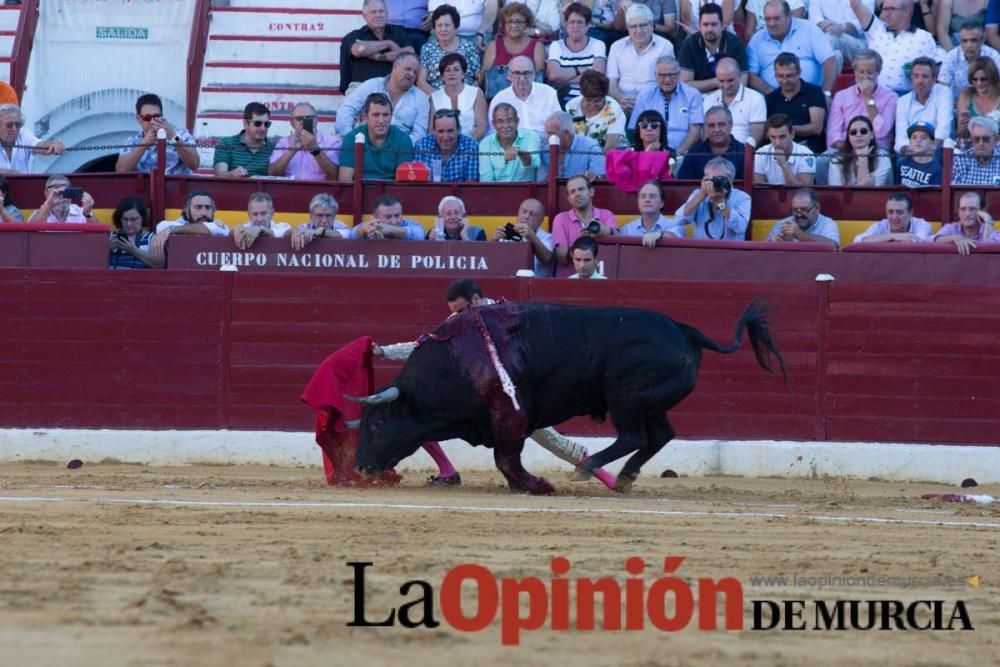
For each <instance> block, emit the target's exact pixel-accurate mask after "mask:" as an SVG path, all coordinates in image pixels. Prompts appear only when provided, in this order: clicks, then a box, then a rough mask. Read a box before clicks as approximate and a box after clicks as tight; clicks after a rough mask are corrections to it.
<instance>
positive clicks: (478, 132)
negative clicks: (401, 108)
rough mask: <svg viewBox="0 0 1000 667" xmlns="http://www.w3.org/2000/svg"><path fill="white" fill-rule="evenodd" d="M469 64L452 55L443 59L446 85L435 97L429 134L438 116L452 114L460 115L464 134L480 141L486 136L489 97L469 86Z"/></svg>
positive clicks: (433, 96)
mask: <svg viewBox="0 0 1000 667" xmlns="http://www.w3.org/2000/svg"><path fill="white" fill-rule="evenodd" d="M468 67H469V66H468V61H467V60H466V59H465V56H463V55H462V54H461V53H449V54H448V55H446V56H445V57H443V58H441V62H440V63H439V64H438V71H439V72H440V73H441V80H442V81H443V82H444V85H443V86H441V88H438V89H437V90H435V91H434V93H433V94H432V95H431V117H430V121H429V122H428V124H427V129H428V131H433V130H434V114H435V113H437V112H438V111H444V110H452V111H456V112H457V113H458V122H459V125H460V126H461V127H462V134H464V135H466V136H468V137H471V138H473V139H475V140H476V141H479V140H480V139H482V138H483V137H485V136H486V131H487V130H488V129H489V123H488V122H487V120H486V109H487V104H486V96H484V95H483V91H482V90H480V89H479V88H478V87H477V86H474V85H469V84H468V83H466V82H465V75H466V74H467V73H468Z"/></svg>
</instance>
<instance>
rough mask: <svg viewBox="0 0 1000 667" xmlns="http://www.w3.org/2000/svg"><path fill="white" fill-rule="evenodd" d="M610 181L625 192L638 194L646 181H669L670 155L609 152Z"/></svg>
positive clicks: (654, 152)
mask: <svg viewBox="0 0 1000 667" xmlns="http://www.w3.org/2000/svg"><path fill="white" fill-rule="evenodd" d="M604 159H605V163H604V164H605V169H606V171H607V174H608V180H609V181H610V182H611V183H613V184H614V185H615V186H616V187H618V188H619V189H620V190H622V191H623V192H638V191H639V189H640V188H641V187H642V186H643V184H644V183H646V181H650V180H657V181H668V180H670V178H671V175H670V153H668V152H666V151H638V152H637V151H618V150H615V151H608V153H607V155H606V156H605V158H604Z"/></svg>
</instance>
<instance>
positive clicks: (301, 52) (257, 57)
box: [205, 35, 341, 63]
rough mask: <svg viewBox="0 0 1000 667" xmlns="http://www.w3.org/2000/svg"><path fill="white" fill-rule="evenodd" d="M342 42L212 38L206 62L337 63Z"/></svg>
mask: <svg viewBox="0 0 1000 667" xmlns="http://www.w3.org/2000/svg"><path fill="white" fill-rule="evenodd" d="M340 42H341V38H340V37H312V36H307V37H257V36H254V35H211V36H210V37H209V38H208V49H207V51H206V53H205V61H206V62H216V61H223V62H247V63H335V62H339V61H340Z"/></svg>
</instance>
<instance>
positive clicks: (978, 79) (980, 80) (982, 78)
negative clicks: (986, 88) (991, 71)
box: [971, 76, 989, 83]
mask: <svg viewBox="0 0 1000 667" xmlns="http://www.w3.org/2000/svg"><path fill="white" fill-rule="evenodd" d="M971 80H972V83H986V82H987V81H989V79H987V78H986V77H985V76H974V77H972V79H971Z"/></svg>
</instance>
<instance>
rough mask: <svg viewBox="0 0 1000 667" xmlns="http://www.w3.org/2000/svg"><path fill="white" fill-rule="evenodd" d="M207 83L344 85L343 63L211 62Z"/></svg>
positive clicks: (208, 85) (305, 85)
mask: <svg viewBox="0 0 1000 667" xmlns="http://www.w3.org/2000/svg"><path fill="white" fill-rule="evenodd" d="M202 81H203V85H204V86H206V87H215V88H219V87H228V86H296V87H316V88H322V87H329V88H336V87H337V86H338V85H340V65H327V64H319V63H290V62H289V63H242V62H208V63H205V73H204V74H203V75H202Z"/></svg>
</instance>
